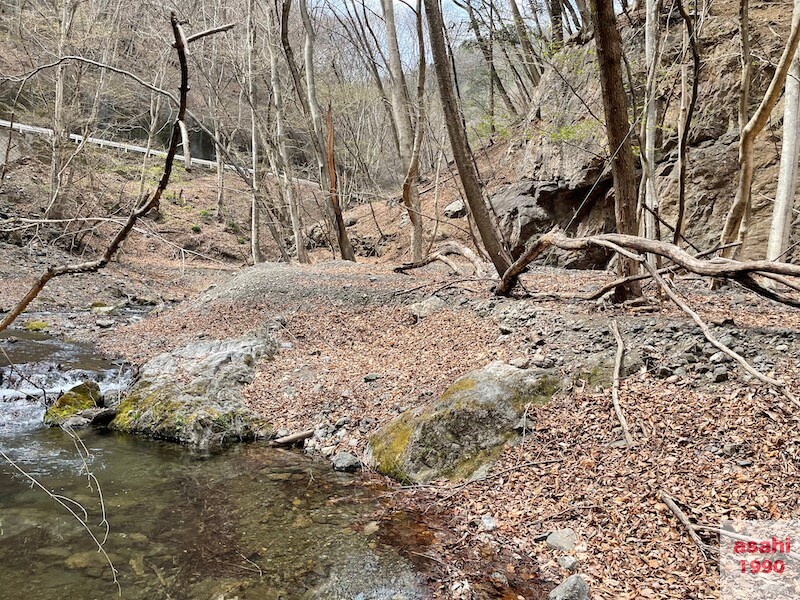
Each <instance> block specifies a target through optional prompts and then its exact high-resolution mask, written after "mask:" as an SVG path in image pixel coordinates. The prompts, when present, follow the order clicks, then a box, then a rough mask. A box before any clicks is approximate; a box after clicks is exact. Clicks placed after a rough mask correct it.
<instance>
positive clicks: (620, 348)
mask: <svg viewBox="0 0 800 600" xmlns="http://www.w3.org/2000/svg"><path fill="white" fill-rule="evenodd" d="M610 327H611V333H613V334H614V339H615V340H617V355H616V358H615V360H614V383H613V384H612V385H611V401H612V402H613V404H614V412H615V413H617V419H618V420H619V424H620V426H621V427H622V435H623V437H624V438H625V443H626V444H627V445H628V447H630V446H633V436H631V430H630V429H629V428H628V420H627V419H626V418H625V413H623V412H622V406H620V404H619V377H620V373H621V371H622V359H623V358H624V356H625V342H623V341H622V335H621V334H620V332H619V325H617V322H616V321H615V320H612V321H611V325H610Z"/></svg>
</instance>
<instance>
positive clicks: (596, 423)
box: [0, 188, 800, 600]
mask: <svg viewBox="0 0 800 600" xmlns="http://www.w3.org/2000/svg"><path fill="white" fill-rule="evenodd" d="M194 189H198V188H194ZM200 189H202V188H200ZM179 198H180V196H178V197H177V198H176V202H175V203H174V206H170V207H169V208H170V210H169V212H168V214H167V215H166V217H165V220H164V221H162V222H160V223H158V224H150V223H149V222H148V223H144V224H143V227H144V228H145V229H143V232H142V233H139V234H137V235H135V236H134V237H133V238H131V240H130V242H129V243H126V247H125V249H124V252H123V253H122V254H121V255H120V257H119V260H118V261H116V262H114V263H112V264H111V265H109V267H108V268H107V269H105V270H104V271H102V272H100V273H96V274H91V275H83V276H70V277H65V278H61V279H59V280H56V281H53V282H51V284H49V285H48V287H47V288H46V289H45V291H44V292H43V293H42V294H41V295H40V297H39V298H37V300H35V302H34V304H33V305H32V306H31V311H32V314H30V315H23V317H22V318H21V320H20V324H24V323H25V322H26V321H27V320H34V319H36V320H44V321H47V322H48V325H49V327H50V329H51V331H52V332H53V333H54V334H56V335H65V336H71V337H81V338H87V339H91V340H95V341H97V342H98V343H99V345H100V347H101V348H103V349H104V350H105V351H106V352H108V353H110V354H114V355H117V356H120V357H123V358H125V359H127V360H129V361H131V362H133V363H137V364H141V363H142V362H143V361H145V360H147V359H148V358H149V357H152V356H153V355H155V354H157V353H160V352H163V351H165V350H169V349H171V348H173V347H177V346H180V345H181V344H183V343H186V342H189V341H192V340H196V339H198V338H203V337H208V338H214V337H223V336H232V335H241V334H242V333H244V332H246V331H249V330H252V329H256V328H259V327H262V326H263V325H264V324H266V323H270V322H271V323H276V322H277V323H280V324H281V325H282V326H281V328H280V329H278V331H277V334H278V336H279V339H280V342H281V350H280V352H279V353H278V355H277V356H276V357H275V358H274V359H273V360H271V361H268V362H264V363H262V364H259V365H258V368H257V371H256V377H255V381H254V382H253V383H252V384H251V385H250V386H249V387H248V388H247V389H246V396H247V398H248V401H249V402H250V403H251V405H252V406H253V407H254V408H255V409H257V410H258V411H260V412H261V413H262V414H263V415H264V416H265V417H266V418H267V419H268V420H270V421H271V422H272V423H273V424H274V425H275V427H276V429H285V430H287V431H291V432H296V431H302V430H305V429H312V428H319V427H320V426H326V425H329V426H335V424H336V423H342V425H340V427H339V428H338V432H342V433H337V436H336V437H335V441H332V442H326V443H327V444H328V445H327V446H321V445H320V446H317V447H316V451H317V452H319V453H321V454H325V455H329V454H330V453H332V452H334V451H336V450H338V449H346V450H347V451H349V452H351V453H354V454H357V455H360V456H363V453H364V451H365V448H366V441H367V438H368V436H369V435H370V434H371V433H372V432H374V431H375V430H376V429H378V428H379V427H381V426H382V425H384V424H386V423H387V422H389V421H390V420H391V419H393V418H394V417H396V416H397V415H398V414H400V413H402V412H403V411H405V410H409V409H413V408H415V407H418V406H420V405H423V404H426V403H429V402H431V401H434V400H435V399H436V398H437V397H438V396H439V395H440V394H441V393H442V392H443V391H444V389H445V388H446V387H447V386H448V385H449V384H451V383H452V382H453V381H454V380H455V379H456V378H458V377H459V376H461V375H463V374H465V373H467V372H469V371H471V370H473V369H476V368H478V367H481V366H483V365H485V364H487V363H488V362H490V361H493V360H504V361H511V360H515V362H516V363H517V364H520V362H518V361H522V362H525V361H529V362H530V363H531V364H532V365H535V366H543V367H546V368H551V369H555V370H557V371H558V372H559V373H560V374H561V375H562V376H563V378H564V382H565V383H564V385H563V386H562V389H561V391H560V392H559V393H557V394H556V396H555V397H554V398H553V400H552V401H551V402H549V403H548V404H546V405H545V406H542V407H539V408H537V409H536V410H535V414H534V415H533V419H531V422H532V424H533V425H532V429H531V430H530V431H527V432H526V433H525V436H524V438H523V439H521V440H520V442H519V443H518V444H516V445H514V446H510V447H508V448H506V449H505V451H504V453H503V455H502V456H501V458H500V460H499V461H498V463H497V464H496V465H495V466H494V467H493V469H492V470H491V472H490V473H489V476H488V477H487V478H485V479H481V480H478V481H473V482H470V483H464V484H458V483H455V484H454V483H451V482H444V481H443V482H435V483H434V484H432V485H427V486H412V487H408V486H400V485H398V484H394V483H392V482H390V481H388V480H386V479H385V478H383V477H381V476H378V475H377V474H374V473H367V478H368V479H370V480H373V481H375V482H377V483H380V484H381V485H386V486H389V492H387V493H389V494H391V496H392V499H393V505H394V506H395V507H396V508H397V509H398V510H403V511H407V514H408V515H410V517H409V519H410V520H409V527H408V528H407V530H405V531H402V532H401V531H397V530H395V531H393V532H392V533H391V535H393V536H395V537H397V538H398V539H399V542H400V543H403V544H410V545H413V548H414V549H413V551H412V550H409V558H411V559H412V560H414V561H415V562H416V563H417V564H419V565H420V567H421V568H422V569H423V570H424V572H426V573H428V575H429V578H430V583H431V587H432V588H433V589H434V591H435V592H436V595H437V596H438V597H441V598H451V597H458V594H459V593H462V591H463V590H464V589H465V586H464V585H463V582H464V581H468V582H469V584H470V586H471V587H472V589H473V591H474V592H475V595H476V597H500V598H517V597H520V596H521V597H524V598H537V597H545V596H544V594H545V593H546V590H547V589H550V588H552V587H554V586H555V585H556V584H557V583H558V582H560V581H561V580H562V579H563V578H564V577H565V576H566V575H568V572H567V571H566V570H565V569H563V568H562V567H561V566H559V564H558V563H557V562H556V559H557V558H559V557H561V556H562V555H563V554H564V553H563V552H561V553H559V552H557V551H554V550H551V549H549V548H548V547H547V545H546V544H545V543H544V541H543V539H544V536H545V535H546V534H547V533H548V532H551V531H554V530H556V529H560V528H564V527H569V528H571V529H573V530H574V531H575V532H576V534H577V538H578V544H577V546H576V547H575V548H574V550H572V551H570V552H569V554H572V555H574V557H575V558H576V559H577V560H578V572H580V573H581V574H583V575H584V576H585V578H586V579H587V581H588V583H589V585H590V587H591V590H592V597H593V598H600V599H609V600H610V599H612V598H613V599H624V598H651V597H652V598H718V597H719V573H718V566H717V561H716V559H715V557H714V556H713V555H709V556H705V555H704V554H703V552H702V551H701V550H700V549H699V548H698V546H696V545H695V544H694V543H693V542H692V540H691V538H690V537H689V535H688V532H687V531H686V529H685V528H684V527H683V525H681V524H680V523H679V522H678V520H677V519H676V518H675V516H674V514H673V513H672V512H671V511H670V510H669V509H668V508H667V506H666V505H665V504H664V503H663V502H662V501H661V499H660V494H661V492H662V491H663V492H666V493H668V494H669V495H670V496H672V497H673V498H674V499H675V501H676V502H677V503H678V505H679V506H681V507H682V508H683V510H684V511H685V512H686V514H687V515H688V516H689V517H690V518H691V519H692V520H693V521H695V522H697V523H701V524H705V525H710V526H712V527H714V526H718V525H719V524H720V521H721V520H723V519H780V518H792V517H793V516H795V515H797V514H798V510H799V509H800V493H799V492H800V489H798V488H799V487H800V485H799V484H800V477H798V465H800V431H798V427H799V426H798V417H797V416H795V415H796V413H797V410H796V407H791V406H788V405H787V404H786V401H785V400H784V399H783V398H782V397H781V396H779V395H777V394H776V393H775V392H773V391H772V390H770V389H768V388H767V387H766V386H764V385H762V384H760V383H758V382H756V381H754V380H753V379H752V378H751V377H750V376H748V375H747V374H745V373H744V372H743V371H742V369H741V368H739V367H738V366H736V365H734V364H733V363H731V362H730V361H728V360H727V359H726V358H725V357H720V356H718V354H717V352H716V350H715V349H714V348H712V347H710V345H708V344H707V343H706V342H705V340H704V339H703V336H702V333H701V332H700V330H699V328H697V327H696V326H695V325H694V324H693V323H692V322H691V321H689V320H688V318H687V317H686V316H685V315H684V314H683V313H682V312H680V311H679V310H677V309H676V308H675V307H674V306H672V305H670V304H668V303H664V304H658V299H657V295H656V294H655V291H654V290H652V289H651V290H647V291H648V294H649V295H650V296H651V297H652V298H654V302H655V303H654V304H653V305H651V306H650V307H649V308H648V309H647V310H644V311H643V310H639V309H633V308H623V307H617V306H612V305H608V304H606V303H602V302H600V303H597V302H577V301H554V300H553V301H533V300H526V299H498V298H494V297H493V296H492V293H491V285H492V284H491V282H489V281H483V280H460V279H457V278H454V277H453V276H452V275H451V274H450V273H448V272H447V271H446V270H444V267H443V266H440V265H430V266H429V267H426V268H424V269H421V270H417V271H414V272H412V273H410V274H408V275H401V274H397V273H394V272H393V271H392V267H393V266H394V265H396V264H398V263H399V262H401V261H402V260H403V254H402V248H403V247H404V243H403V241H402V240H401V239H400V238H399V235H400V233H399V232H400V231H401V227H402V226H401V225H400V224H398V222H399V221H400V219H399V218H397V215H398V214H400V210H399V208H397V207H396V206H395V205H391V204H390V205H386V206H385V208H384V212H386V213H388V216H381V215H379V216H378V218H379V219H381V218H384V217H385V220H383V221H382V222H381V225H377V221H376V226H378V227H383V228H384V229H385V231H384V236H383V237H381V238H378V239H379V240H380V239H383V240H384V242H387V239H388V242H387V243H392V244H395V245H396V248H393V249H390V250H391V251H389V252H386V253H384V254H382V256H381V257H380V258H376V257H371V258H364V257H360V258H359V264H357V265H353V264H349V263H343V262H340V261H331V260H330V254H329V253H327V252H325V251H322V250H318V251H316V252H315V253H314V260H315V263H316V264H314V265H312V266H298V265H292V266H287V265H281V264H276V263H266V264H264V265H260V266H258V267H255V268H249V269H242V266H243V262H244V256H243V255H244V251H243V250H242V246H243V247H244V248H246V246H244V245H243V244H241V241H240V240H238V239H237V234H236V232H235V229H236V227H237V225H236V219H231V221H229V222H228V223H212V222H210V221H209V222H206V221H202V219H206V218H207V214H208V212H209V211H210V210H211V209H212V207H213V204H212V202H213V201H212V200H211V198H210V195H209V194H207V193H206V194H205V195H203V194H198V195H197V196H195V200H196V202H195V203H194V204H192V203H189V204H188V205H183V204H181V203H180V200H179ZM203 202H205V204H203ZM0 208H2V207H0ZM359 211H360V212H359ZM240 212H242V211H241V210H240ZM203 213H205V214H203ZM356 214H357V217H358V220H359V223H360V226H362V227H367V223H368V221H369V218H371V217H372V215H369V214H368V213H367V212H366V209H365V208H364V207H361V208H359V209H358V211H356ZM236 218H238V219H239V220H240V221H241V220H242V217H241V215H239V216H238V217H236ZM197 222H201V223H202V225H201V226H202V229H203V231H202V233H198V232H196V231H194V226H193V224H194V223H197ZM151 227H152V228H153V229H156V228H158V231H159V233H157V234H156V233H151V234H148V233H147V231H148V228H151ZM392 227H394V229H391V228H392ZM170 229H172V230H175V231H180V232H181V233H180V234H179V236H173V238H170V239H172V245H170V244H168V243H166V242H165V240H164V237H165V235H167V234H166V233H165V232H167V231H168V230H170ZM226 229H228V230H229V231H225V230H226ZM387 231H388V233H389V235H388V236H385V234H386V233H387ZM445 231H446V232H447V231H449V232H450V233H447V235H450V234H453V235H456V233H457V232H456V230H455V229H453V228H452V227H451V228H450V229H449V230H445ZM440 232H441V230H440ZM437 235H438V234H437ZM460 235H465V233H464V232H463V231H462V232H461V233H460ZM392 236H394V237H392ZM96 237H97V240H96V241H97V243H100V242H101V241H102V239H103V236H102V235H100V234H98V235H97V236H96ZM440 237H441V236H440ZM440 237H437V239H440ZM187 240H188V242H191V243H190V244H189V245H191V244H194V246H193V247H194V248H195V249H196V250H197V252H198V253H199V254H197V255H192V254H186V253H183V252H178V251H176V245H177V246H184V245H186V244H187ZM220 249H221V250H222V251H220ZM73 252H74V249H73ZM236 252H239V253H240V254H242V258H241V261H242V262H236V261H234V260H233V259H232V257H231V256H230V255H231V254H235V253H236ZM68 260H74V256H73V255H70V254H67V253H66V252H64V251H62V250H58V249H56V248H55V247H54V246H53V245H52V244H47V243H45V242H44V241H42V242H41V243H40V242H39V241H37V239H36V238H33V239H28V240H26V243H25V244H20V243H7V242H0V280H2V282H3V285H2V286H0V309H3V310H8V309H9V308H10V307H11V306H12V305H13V304H14V303H15V302H16V301H17V300H18V299H19V298H20V297H21V296H22V294H24V292H25V290H26V289H27V287H28V286H29V285H30V284H31V283H32V281H33V280H34V278H35V277H36V275H37V274H39V273H40V272H41V271H42V270H43V269H44V268H45V267H46V266H48V265H52V264H58V263H62V262H65V261H68ZM234 275H236V278H235V279H232V276H234ZM609 277H610V275H608V274H605V273H599V272H577V271H571V272H567V271H560V270H555V269H549V268H537V269H534V270H532V271H531V272H530V273H529V274H527V275H525V276H524V278H523V282H524V285H525V287H526V289H527V290H529V291H534V290H541V291H554V292H569V291H577V290H587V289H591V288H594V287H597V286H599V285H602V284H603V283H605V282H607V281H609ZM230 282H234V283H233V284H231V283H230ZM676 283H677V285H678V287H679V289H680V290H681V292H682V293H683V294H684V296H685V297H686V298H687V300H688V301H689V302H690V303H691V304H692V306H693V307H695V309H696V310H698V312H699V313H700V314H701V315H702V316H703V318H704V319H705V320H706V321H707V322H708V323H710V324H712V327H713V329H714V331H715V333H716V334H717V335H718V336H720V337H721V338H722V339H725V340H726V343H728V344H729V345H731V346H732V347H734V348H736V349H737V351H739V352H740V353H742V354H744V355H745V356H746V357H747V359H748V360H750V361H751V363H752V364H754V365H755V366H756V367H758V368H759V369H761V370H762V371H764V372H767V373H770V374H772V375H775V376H778V377H782V378H784V379H785V380H786V381H787V382H789V384H790V385H791V386H792V387H793V388H794V389H797V383H798V377H797V373H798V370H800V335H799V334H800V313H797V312H790V311H789V310H788V309H786V308H784V307H778V306H776V305H773V304H770V303H767V302H764V301H762V300H759V299H757V298H754V297H753V296H750V295H746V294H745V293H743V292H741V291H739V290H722V291H719V292H713V293H712V292H709V291H708V290H707V289H706V288H705V286H704V285H703V284H701V283H700V282H697V281H693V280H690V279H676ZM432 295H436V296H438V297H439V298H441V299H442V300H443V301H444V303H445V306H444V308H443V309H442V310H440V311H438V312H434V313H433V314H431V315H429V316H427V317H425V318H422V319H417V318H415V317H414V316H413V315H412V314H411V312H410V310H409V306H410V305H411V304H413V303H415V302H419V301H421V300H424V299H426V298H428V297H430V296H432ZM103 305H105V306H103ZM123 305H124V309H117V310H114V311H110V312H109V311H106V310H104V308H106V307H121V306H123ZM93 306H94V308H93ZM146 311H149V313H150V314H149V316H148V317H147V318H145V319H141V315H142V314H143V313H144V312H146ZM612 319H613V320H617V321H618V322H619V325H620V329H621V332H622V336H623V338H624V340H625V344H626V346H627V347H628V356H627V357H626V363H627V365H628V367H629V368H628V371H627V375H626V376H625V377H624V378H623V379H622V382H621V390H620V393H621V404H622V408H623V410H624V412H625V414H626V415H627V418H628V421H629V423H630V426H631V433H632V435H633V439H634V442H635V445H634V446H632V447H624V446H623V445H621V444H620V438H621V432H620V428H619V423H618V422H617V419H616V416H615V414H614V411H613V408H612V403H611V392H610V385H609V380H608V379H607V378H600V379H596V378H593V377H584V376H582V375H581V373H584V372H585V370H584V367H585V366H586V365H590V364H593V363H592V361H595V363H596V361H597V359H598V357H600V358H602V359H603V360H604V361H606V360H608V359H610V358H611V357H613V354H614V352H615V350H616V343H615V341H614V338H613V336H612V334H611V332H610V330H609V325H610V323H611V321H612ZM368 375H369V377H367V376H368ZM487 524H490V525H487ZM416 525H419V527H418V528H415V527H416ZM430 531H432V532H433V533H434V535H432V536H431V535H429V534H428V532H430ZM404 536H405V537H404ZM703 537H704V539H705V540H706V541H707V542H708V543H710V544H711V545H712V546H713V545H715V543H716V542H715V540H714V539H713V537H710V536H705V535H704V536H703ZM420 548H424V550H422V551H420ZM462 597H468V596H466V595H464V596H462Z"/></svg>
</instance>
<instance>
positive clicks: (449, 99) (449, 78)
mask: <svg viewBox="0 0 800 600" xmlns="http://www.w3.org/2000/svg"><path fill="white" fill-rule="evenodd" d="M425 14H426V17H427V20H428V36H429V37H430V44H431V55H432V58H433V64H434V67H435V69H436V82H437V84H438V88H439V97H440V98H441V102H442V111H443V112H444V116H445V122H446V124H447V132H448V135H449V137H450V146H451V148H452V150H453V159H454V160H455V163H456V167H457V168H458V174H459V178H460V179H461V185H462V187H463V188H464V195H465V196H466V199H467V204H469V208H470V212H471V213H472V216H473V218H474V219H475V224H476V226H477V228H478V232H479V233H480V237H481V241H482V242H483V245H484V247H485V249H486V252H487V254H488V255H489V258H490V259H491V261H492V263H493V264H494V266H495V268H496V269H497V272H498V273H504V272H505V271H506V269H508V267H509V266H510V265H511V262H512V261H511V257H510V255H509V253H508V250H507V249H506V248H505V246H504V245H503V243H502V241H501V237H500V234H499V232H498V231H497V226H496V224H495V221H494V217H493V215H492V214H491V213H490V212H489V208H488V206H487V203H486V199H485V198H484V195H483V188H482V186H481V182H480V180H479V178H478V172H477V169H476V168H475V162H474V159H473V155H472V151H471V150H470V147H469V144H468V142H467V136H466V132H465V131H464V126H463V124H462V120H461V116H460V111H459V108H458V104H457V102H456V96H455V93H454V91H453V73H452V71H451V70H450V61H449V58H448V56H447V47H446V45H445V40H444V32H443V27H444V23H443V21H442V12H441V9H440V7H439V2H438V0H425Z"/></svg>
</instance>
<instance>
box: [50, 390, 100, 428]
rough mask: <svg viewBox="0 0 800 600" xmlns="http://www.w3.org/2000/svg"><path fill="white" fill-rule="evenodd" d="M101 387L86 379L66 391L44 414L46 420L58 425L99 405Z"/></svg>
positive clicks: (52, 425) (52, 424)
mask: <svg viewBox="0 0 800 600" xmlns="http://www.w3.org/2000/svg"><path fill="white" fill-rule="evenodd" d="M101 400H102V398H101V396H100V388H99V387H98V385H97V384H96V383H95V382H93V381H86V382H84V383H82V384H80V385H77V386H75V387H74V388H72V389H71V390H69V391H68V392H66V393H64V394H63V395H62V396H61V397H60V398H59V399H58V400H56V401H55V403H54V404H53V406H51V407H50V408H48V409H47V411H46V412H45V414H44V422H45V424H46V425H49V426H50V427H58V426H60V425H61V424H62V423H63V422H64V421H66V420H67V419H69V418H70V417H73V416H75V415H77V414H78V413H80V412H81V411H84V410H87V409H90V408H94V407H96V406H99V405H100V403H101Z"/></svg>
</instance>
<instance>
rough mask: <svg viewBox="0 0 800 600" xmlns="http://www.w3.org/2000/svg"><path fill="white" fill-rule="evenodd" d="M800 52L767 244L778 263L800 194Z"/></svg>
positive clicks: (797, 8) (798, 6)
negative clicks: (799, 167) (799, 177)
mask: <svg viewBox="0 0 800 600" xmlns="http://www.w3.org/2000/svg"><path fill="white" fill-rule="evenodd" d="M798 14H800V0H795V2H794V15H795V16H797V15H798ZM798 136H800V51H798V52H796V53H795V55H794V60H793V61H792V66H791V69H790V71H789V78H788V79H787V80H786V95H785V96H784V107H783V143H782V144H781V168H780V172H779V173H778V189H777V191H776V192H775V206H774V208H773V209H772V227H771V228H770V234H769V242H768V243H767V260H778V259H779V258H781V257H782V255H783V253H784V252H785V251H786V248H787V246H788V245H789V230H790V226H791V224H792V209H793V208H794V196H795V191H796V190H797V160H798V152H800V144H798Z"/></svg>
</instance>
